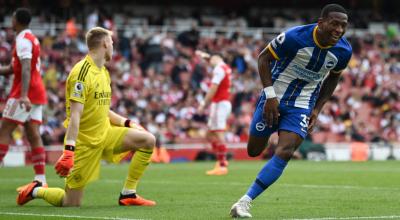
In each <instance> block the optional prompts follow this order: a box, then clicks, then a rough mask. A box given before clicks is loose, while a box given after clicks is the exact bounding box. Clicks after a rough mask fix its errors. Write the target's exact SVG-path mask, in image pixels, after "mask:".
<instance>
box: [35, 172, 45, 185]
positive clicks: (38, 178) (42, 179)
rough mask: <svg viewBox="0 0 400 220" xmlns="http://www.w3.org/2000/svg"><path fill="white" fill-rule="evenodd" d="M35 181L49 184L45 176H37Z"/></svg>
mask: <svg viewBox="0 0 400 220" xmlns="http://www.w3.org/2000/svg"><path fill="white" fill-rule="evenodd" d="M35 180H38V181H40V182H42V184H47V182H46V175H44V174H40V175H35Z"/></svg>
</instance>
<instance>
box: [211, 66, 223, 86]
mask: <svg viewBox="0 0 400 220" xmlns="http://www.w3.org/2000/svg"><path fill="white" fill-rule="evenodd" d="M213 73H214V74H213V78H212V80H211V82H212V83H215V84H218V85H219V84H220V83H221V81H222V80H223V79H224V77H225V71H224V69H222V67H220V66H218V67H215V69H214V71H213Z"/></svg>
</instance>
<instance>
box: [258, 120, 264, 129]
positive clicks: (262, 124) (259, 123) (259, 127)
mask: <svg viewBox="0 0 400 220" xmlns="http://www.w3.org/2000/svg"><path fill="white" fill-rule="evenodd" d="M264 129H265V124H264V122H261V121H260V122H258V123H257V124H256V130H257V131H263V130H264Z"/></svg>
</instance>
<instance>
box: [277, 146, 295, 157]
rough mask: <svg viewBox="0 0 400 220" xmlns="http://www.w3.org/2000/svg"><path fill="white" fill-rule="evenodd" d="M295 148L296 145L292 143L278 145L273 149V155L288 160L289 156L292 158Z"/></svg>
mask: <svg viewBox="0 0 400 220" xmlns="http://www.w3.org/2000/svg"><path fill="white" fill-rule="evenodd" d="M295 149H296V147H295V146H292V145H287V146H278V147H277V149H276V151H275V155H277V156H278V157H279V158H281V159H283V160H286V161H288V160H290V158H292V156H293V153H294V151H295Z"/></svg>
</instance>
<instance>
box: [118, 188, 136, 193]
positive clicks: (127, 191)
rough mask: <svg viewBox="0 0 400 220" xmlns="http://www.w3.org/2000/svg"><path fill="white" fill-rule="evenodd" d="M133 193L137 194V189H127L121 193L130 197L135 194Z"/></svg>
mask: <svg viewBox="0 0 400 220" xmlns="http://www.w3.org/2000/svg"><path fill="white" fill-rule="evenodd" d="M133 193H136V190H135V189H125V188H123V189H122V192H121V194H122V195H129V194H133Z"/></svg>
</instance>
